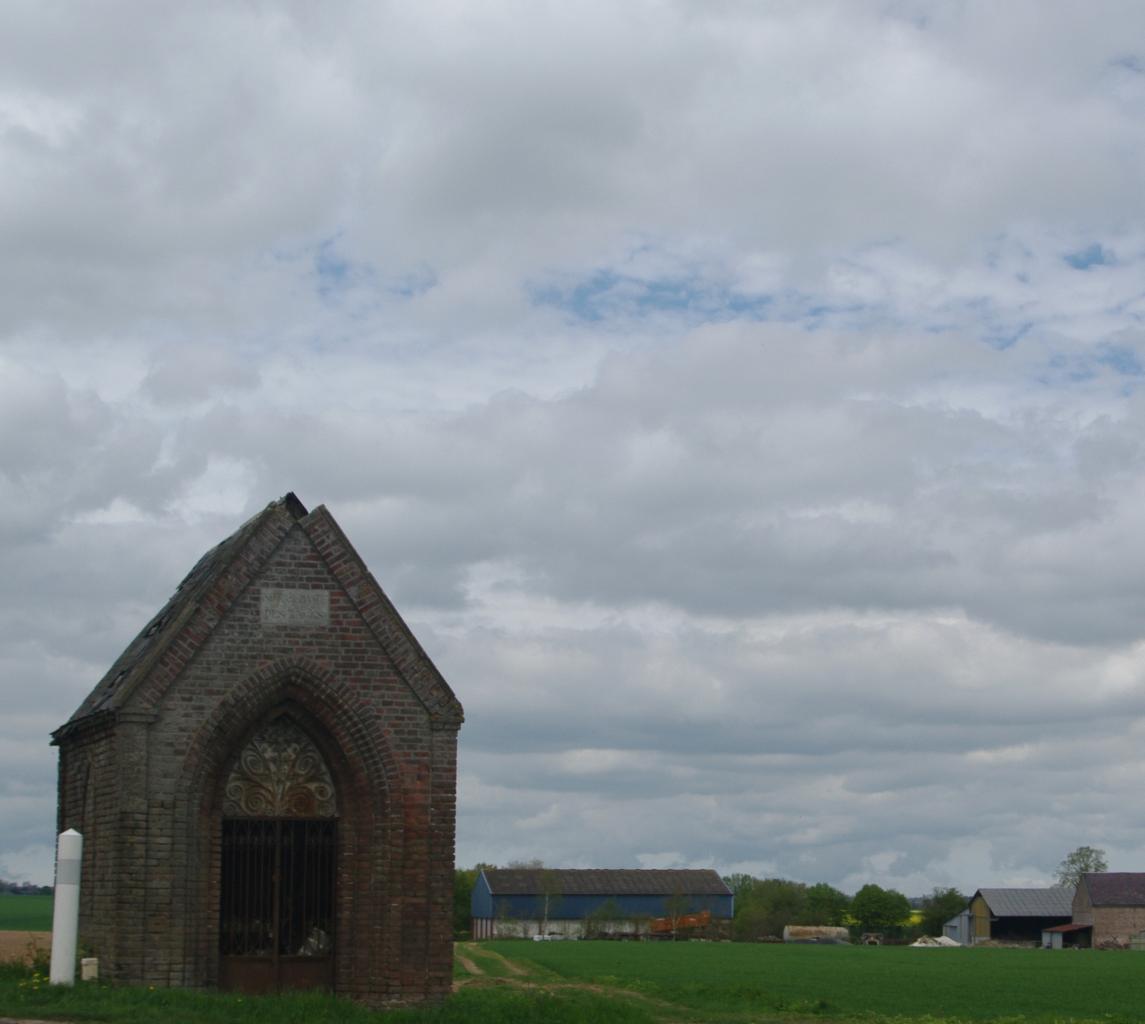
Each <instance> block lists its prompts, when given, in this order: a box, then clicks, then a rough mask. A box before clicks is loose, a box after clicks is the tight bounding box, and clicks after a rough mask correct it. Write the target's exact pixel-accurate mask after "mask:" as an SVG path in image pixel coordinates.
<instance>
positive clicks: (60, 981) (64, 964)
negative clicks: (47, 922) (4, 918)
mask: <svg viewBox="0 0 1145 1024" xmlns="http://www.w3.org/2000/svg"><path fill="white" fill-rule="evenodd" d="M82 862H83V836H81V835H80V834H79V833H78V832H77V831H76V830H75V829H74V828H69V829H68V830H67V831H66V832H61V833H60V838H59V841H58V842H57V844H56V897H55V905H54V907H53V909H52V967H51V973H50V975H49V980H50V981H51V983H52V984H53V985H74V984H75V983H76V935H77V933H78V931H79V917H80V865H81V864H82Z"/></svg>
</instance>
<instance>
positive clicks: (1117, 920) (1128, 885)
mask: <svg viewBox="0 0 1145 1024" xmlns="http://www.w3.org/2000/svg"><path fill="white" fill-rule="evenodd" d="M1073 925H1074V927H1075V928H1089V929H1090V930H1091V931H1090V936H1089V942H1088V943H1087V944H1088V945H1092V946H1094V947H1101V946H1129V945H1132V944H1133V943H1134V942H1135V941H1136V942H1138V943H1139V942H1141V940H1142V939H1145V872H1140V871H1105V872H1100V873H1093V874H1087V875H1082V876H1081V881H1080V882H1079V883H1078V886H1077V890H1076V891H1075V892H1074V896H1073Z"/></svg>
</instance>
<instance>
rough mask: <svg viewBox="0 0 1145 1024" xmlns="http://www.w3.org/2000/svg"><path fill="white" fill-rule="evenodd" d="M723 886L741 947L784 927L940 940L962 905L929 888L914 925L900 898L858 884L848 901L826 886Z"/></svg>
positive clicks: (954, 896) (746, 878)
mask: <svg viewBox="0 0 1145 1024" xmlns="http://www.w3.org/2000/svg"><path fill="white" fill-rule="evenodd" d="M724 881H725V882H726V883H727V885H728V888H729V889H731V891H732V892H733V893H735V917H734V919H733V920H732V937H733V938H735V939H738V940H740V941H741V942H757V941H760V940H763V939H769V938H780V937H782V935H783V929H784V928H785V927H786V926H787V925H796V924H803V925H834V926H836V927H846V928H850V929H851V931H852V932H855V933H857V935H861V934H863V933H866V932H878V933H880V934H882V935H883V936H885V937H886V938H889V939H907V938H911V937H913V936H915V935H924V934H925V935H941V934H942V926H943V924H944V923H945V922H946V921H948V920H949V919H950V918H952V917H953V916H954V915H955V914H958V913H959V912H961V911H962V910H964V909H965V908H966V905H967V902H968V900H967V897H966V896H964V895H963V894H962V893H961V892H959V891H958V890H957V889H954V888H943V887H938V888H935V889H934V890H933V891H932V892H931V893H930V894H929V895H927V896H924V897H923V898H922V900H921V901H920V907H919V909H920V910H921V912H922V918H921V920H919V921H916V920H912V912H913V908H912V907H911V903H910V900H908V899H907V898H906V896H904V895H903V894H902V893H901V892H899V891H898V890H896V889H884V888H882V887H881V886H878V885H873V884H870V885H864V886H863V887H862V888H861V889H860V890H859V891H858V892H856V893H855V894H854V895H853V896H848V895H847V894H846V893H844V892H841V891H840V890H838V889H836V888H835V887H834V886H831V885H828V884H827V883H826V882H818V883H816V884H814V885H807V884H806V883H804V882H794V881H791V880H790V879H786V878H754V877H752V876H751V875H744V874H738V875H729V876H728V877H726V878H725V879H724ZM856 937H857V936H856Z"/></svg>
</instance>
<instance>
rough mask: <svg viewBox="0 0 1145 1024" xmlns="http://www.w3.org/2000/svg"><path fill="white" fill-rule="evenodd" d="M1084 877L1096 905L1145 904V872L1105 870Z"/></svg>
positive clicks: (1091, 899) (1131, 905)
mask: <svg viewBox="0 0 1145 1024" xmlns="http://www.w3.org/2000/svg"><path fill="white" fill-rule="evenodd" d="M1083 877H1084V881H1085V887H1086V890H1087V891H1088V892H1089V902H1090V903H1092V904H1093V905H1094V906H1095V907H1141V906H1145V872H1141V871H1103V872H1100V873H1093V874H1087V875H1085V876H1083Z"/></svg>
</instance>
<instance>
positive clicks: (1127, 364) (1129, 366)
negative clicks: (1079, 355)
mask: <svg viewBox="0 0 1145 1024" xmlns="http://www.w3.org/2000/svg"><path fill="white" fill-rule="evenodd" d="M1095 361H1096V362H1097V363H1099V364H1101V365H1102V366H1108V367H1109V368H1110V369H1111V370H1114V371H1116V372H1117V373H1119V374H1121V375H1122V376H1123V377H1140V376H1142V375H1143V374H1145V366H1142V364H1141V359H1140V358H1139V356H1138V353H1137V352H1135V351H1134V350H1133V349H1131V348H1129V347H1128V346H1126V345H1114V344H1103V345H1098V346H1097V354H1096V357H1095Z"/></svg>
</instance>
